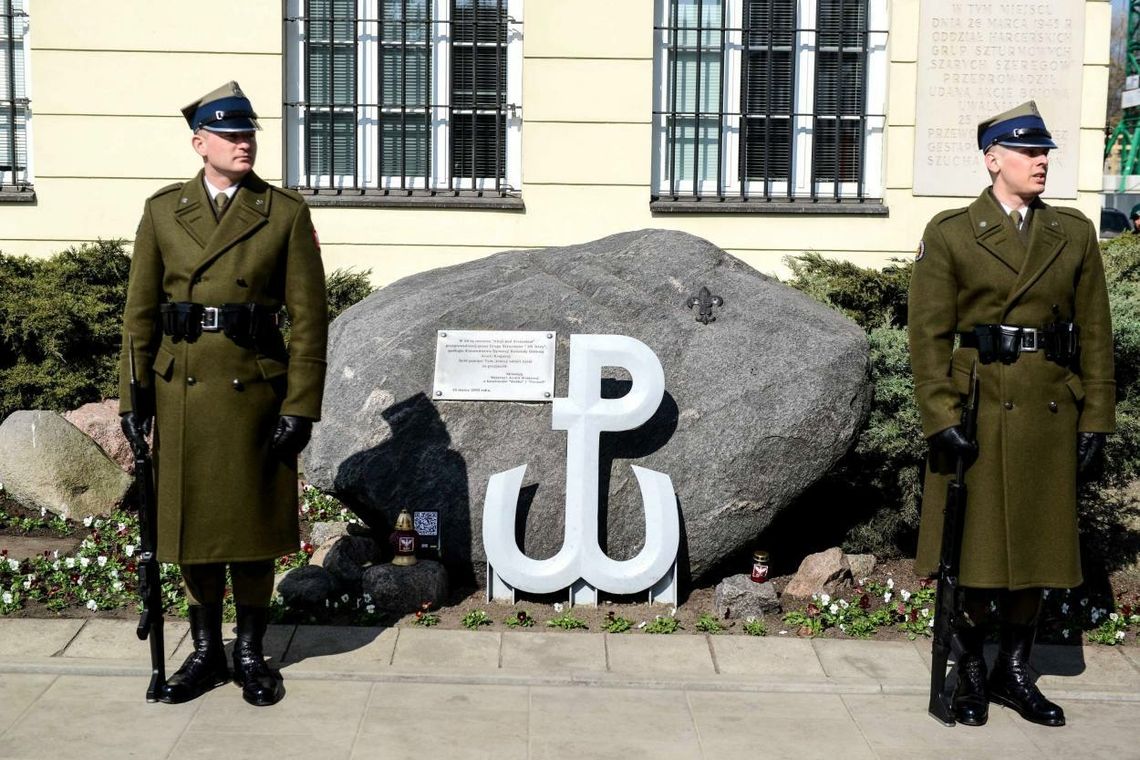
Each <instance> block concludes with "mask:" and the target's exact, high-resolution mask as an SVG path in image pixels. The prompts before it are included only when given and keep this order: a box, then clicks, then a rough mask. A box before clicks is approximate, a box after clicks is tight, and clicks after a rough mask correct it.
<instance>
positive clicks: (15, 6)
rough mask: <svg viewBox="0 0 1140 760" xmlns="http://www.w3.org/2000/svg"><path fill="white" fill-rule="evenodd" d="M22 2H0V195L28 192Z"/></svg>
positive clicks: (24, 14) (25, 20) (25, 27)
mask: <svg viewBox="0 0 1140 760" xmlns="http://www.w3.org/2000/svg"><path fill="white" fill-rule="evenodd" d="M25 4H26V0H0V191H25V190H29V189H31V186H32V177H31V173H30V171H29V167H28V103H29V101H28V95H27V83H26V81H25V80H26V71H27V69H26V64H27V44H26V43H27V32H28V13H27V10H26V8H25Z"/></svg>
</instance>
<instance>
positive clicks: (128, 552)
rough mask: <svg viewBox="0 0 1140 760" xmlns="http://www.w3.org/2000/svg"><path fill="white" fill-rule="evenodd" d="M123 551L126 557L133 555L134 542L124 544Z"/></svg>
mask: <svg viewBox="0 0 1140 760" xmlns="http://www.w3.org/2000/svg"><path fill="white" fill-rule="evenodd" d="M123 553H124V554H126V555H127V556H128V557H133V556H135V545H134V544H127V545H126V546H124V547H123Z"/></svg>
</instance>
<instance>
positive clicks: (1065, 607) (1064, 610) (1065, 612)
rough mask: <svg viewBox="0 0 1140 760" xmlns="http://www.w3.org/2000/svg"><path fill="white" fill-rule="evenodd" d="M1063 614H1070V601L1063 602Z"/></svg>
mask: <svg viewBox="0 0 1140 760" xmlns="http://www.w3.org/2000/svg"><path fill="white" fill-rule="evenodd" d="M1061 614H1062V615H1068V614H1069V603H1068V602H1061Z"/></svg>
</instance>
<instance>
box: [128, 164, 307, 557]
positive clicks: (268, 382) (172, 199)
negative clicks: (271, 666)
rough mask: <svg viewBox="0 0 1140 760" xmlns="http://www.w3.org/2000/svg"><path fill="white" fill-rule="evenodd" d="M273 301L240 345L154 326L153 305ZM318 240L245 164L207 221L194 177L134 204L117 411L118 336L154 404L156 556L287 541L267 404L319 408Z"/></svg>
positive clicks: (300, 211) (280, 545) (292, 472)
mask: <svg viewBox="0 0 1140 760" xmlns="http://www.w3.org/2000/svg"><path fill="white" fill-rule="evenodd" d="M167 301H192V302H196V303H201V304H204V305H206V306H220V305H222V304H226V303H249V302H253V303H258V304H262V305H265V306H269V307H278V306H281V305H284V306H286V307H287V308H288V311H289V315H290V318H291V320H292V332H291V337H290V342H289V347H288V350H286V348H285V344H284V342H283V340H282V339H281V336H280V334H279V333H277V332H276V331H274V332H273V333H272V334H271V335H270V336H269V339H268V340H264V341H262V340H259V341H258V345H257V347H256V348H254V347H252V346H248V347H242V346H239V345H238V344H237V343H235V342H234V341H232V340H230V339H229V338H228V337H226V336H225V334H224V333H222V332H203V333H202V335H201V336H200V337H199V338H198V339H197V340H195V341H193V342H189V341H186V340H179V341H177V342H175V341H174V340H173V339H172V338H171V337H170V336H168V335H164V334H163V332H162V325H161V322H160V315H159V306H160V304H162V303H164V302H167ZM327 308H328V307H327V302H326V299H325V284H324V271H323V268H322V265H321V258H320V248H319V246H318V244H317V240H316V235H315V233H314V231H313V226H312V221H311V220H310V217H309V209H308V207H307V206H306V204H305V203H304V201H303V200H302V199H301V197H300V196H299V195H298V194H297V193H294V192H292V191H288V190H282V189H280V188H276V187H271V186H269V185H267V184H266V183H265V182H263V181H262V180H261V179H260V178H258V177H257V176H256V175H254V174H253V173H250V174H248V175H247V176H246V177H245V179H244V180H243V182H242V184H241V186H240V187H239V189H238V191H237V193H236V194H235V195H234V198H233V200H232V201H230V204H229V208H228V209H227V210H226V212H225V214H223V216H222V218H221V221H220V222H219V221H218V220H217V219H216V217H215V214H214V211H213V207H212V205H211V203H210V198H209V194H208V193H207V191H206V188H205V186H204V185H203V182H202V175H201V173H199V175H198V176H197V177H195V178H194V179H192V180H190V181H189V182H186V183H184V184H176V185H171V186H169V187H165V188H163V189H162V190H160V191H158V192H157V193H155V194H154V195H153V196H151V198H150V199H148V200H147V202H146V207H145V209H144V211H143V217H142V221H141V222H140V223H139V229H138V233H137V235H136V237H135V245H134V253H133V255H132V261H131V276H130V284H129V287H128V291H127V306H126V312H125V315H124V331H123V353H122V360H121V362H120V398H121V402H120V411H122V412H126V411H130V410H131V408H132V407H131V402H130V392H129V385H128V383H129V381H130V370H129V368H128V363H127V345H128V342H127V339H128V336H129V337H131V338H132V339H133V344H134V358H135V366H136V373H137V376H138V378H139V380H140V382H141V383H142V384H143V385H144V386H146V388H147V391H148V393H151V392H152V393H153V396H150V398H153V403H154V404H155V419H156V424H157V430H156V433H155V445H154V461H155V469H156V478H157V489H156V491H157V495H158V496H157V499H158V534H159V536H158V555H159V559H160V560H162V561H163V562H178V563H183V564H194V563H203V562H246V561H254V560H262V559H269V558H272V557H277V556H281V555H283V554H287V553H289V552H293V551H296V549H297V541H298V524H297V471H296V467H297V465H296V459H295V458H290V459H283V458H281V457H279V456H277V455H275V454H274V453H273V452H272V451H271V448H270V442H271V439H272V436H273V432H274V429H275V426H276V422H277V418H278V415H280V414H287V415H295V416H298V417H307V418H309V419H312V420H316V419H318V418H319V417H320V412H321V396H322V392H323V389H324V376H325V344H326V339H327V333H328V314H327Z"/></svg>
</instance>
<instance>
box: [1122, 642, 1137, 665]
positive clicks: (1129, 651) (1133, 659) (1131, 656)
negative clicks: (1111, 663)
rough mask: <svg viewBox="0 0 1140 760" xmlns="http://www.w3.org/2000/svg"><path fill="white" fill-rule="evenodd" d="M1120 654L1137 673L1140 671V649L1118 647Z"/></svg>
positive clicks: (1135, 647)
mask: <svg viewBox="0 0 1140 760" xmlns="http://www.w3.org/2000/svg"><path fill="white" fill-rule="evenodd" d="M1120 653H1121V654H1122V655H1124V659H1126V660H1128V661H1129V662H1130V663H1132V667H1134V668H1136V670H1137V671H1140V647H1138V646H1126V647H1120Z"/></svg>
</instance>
